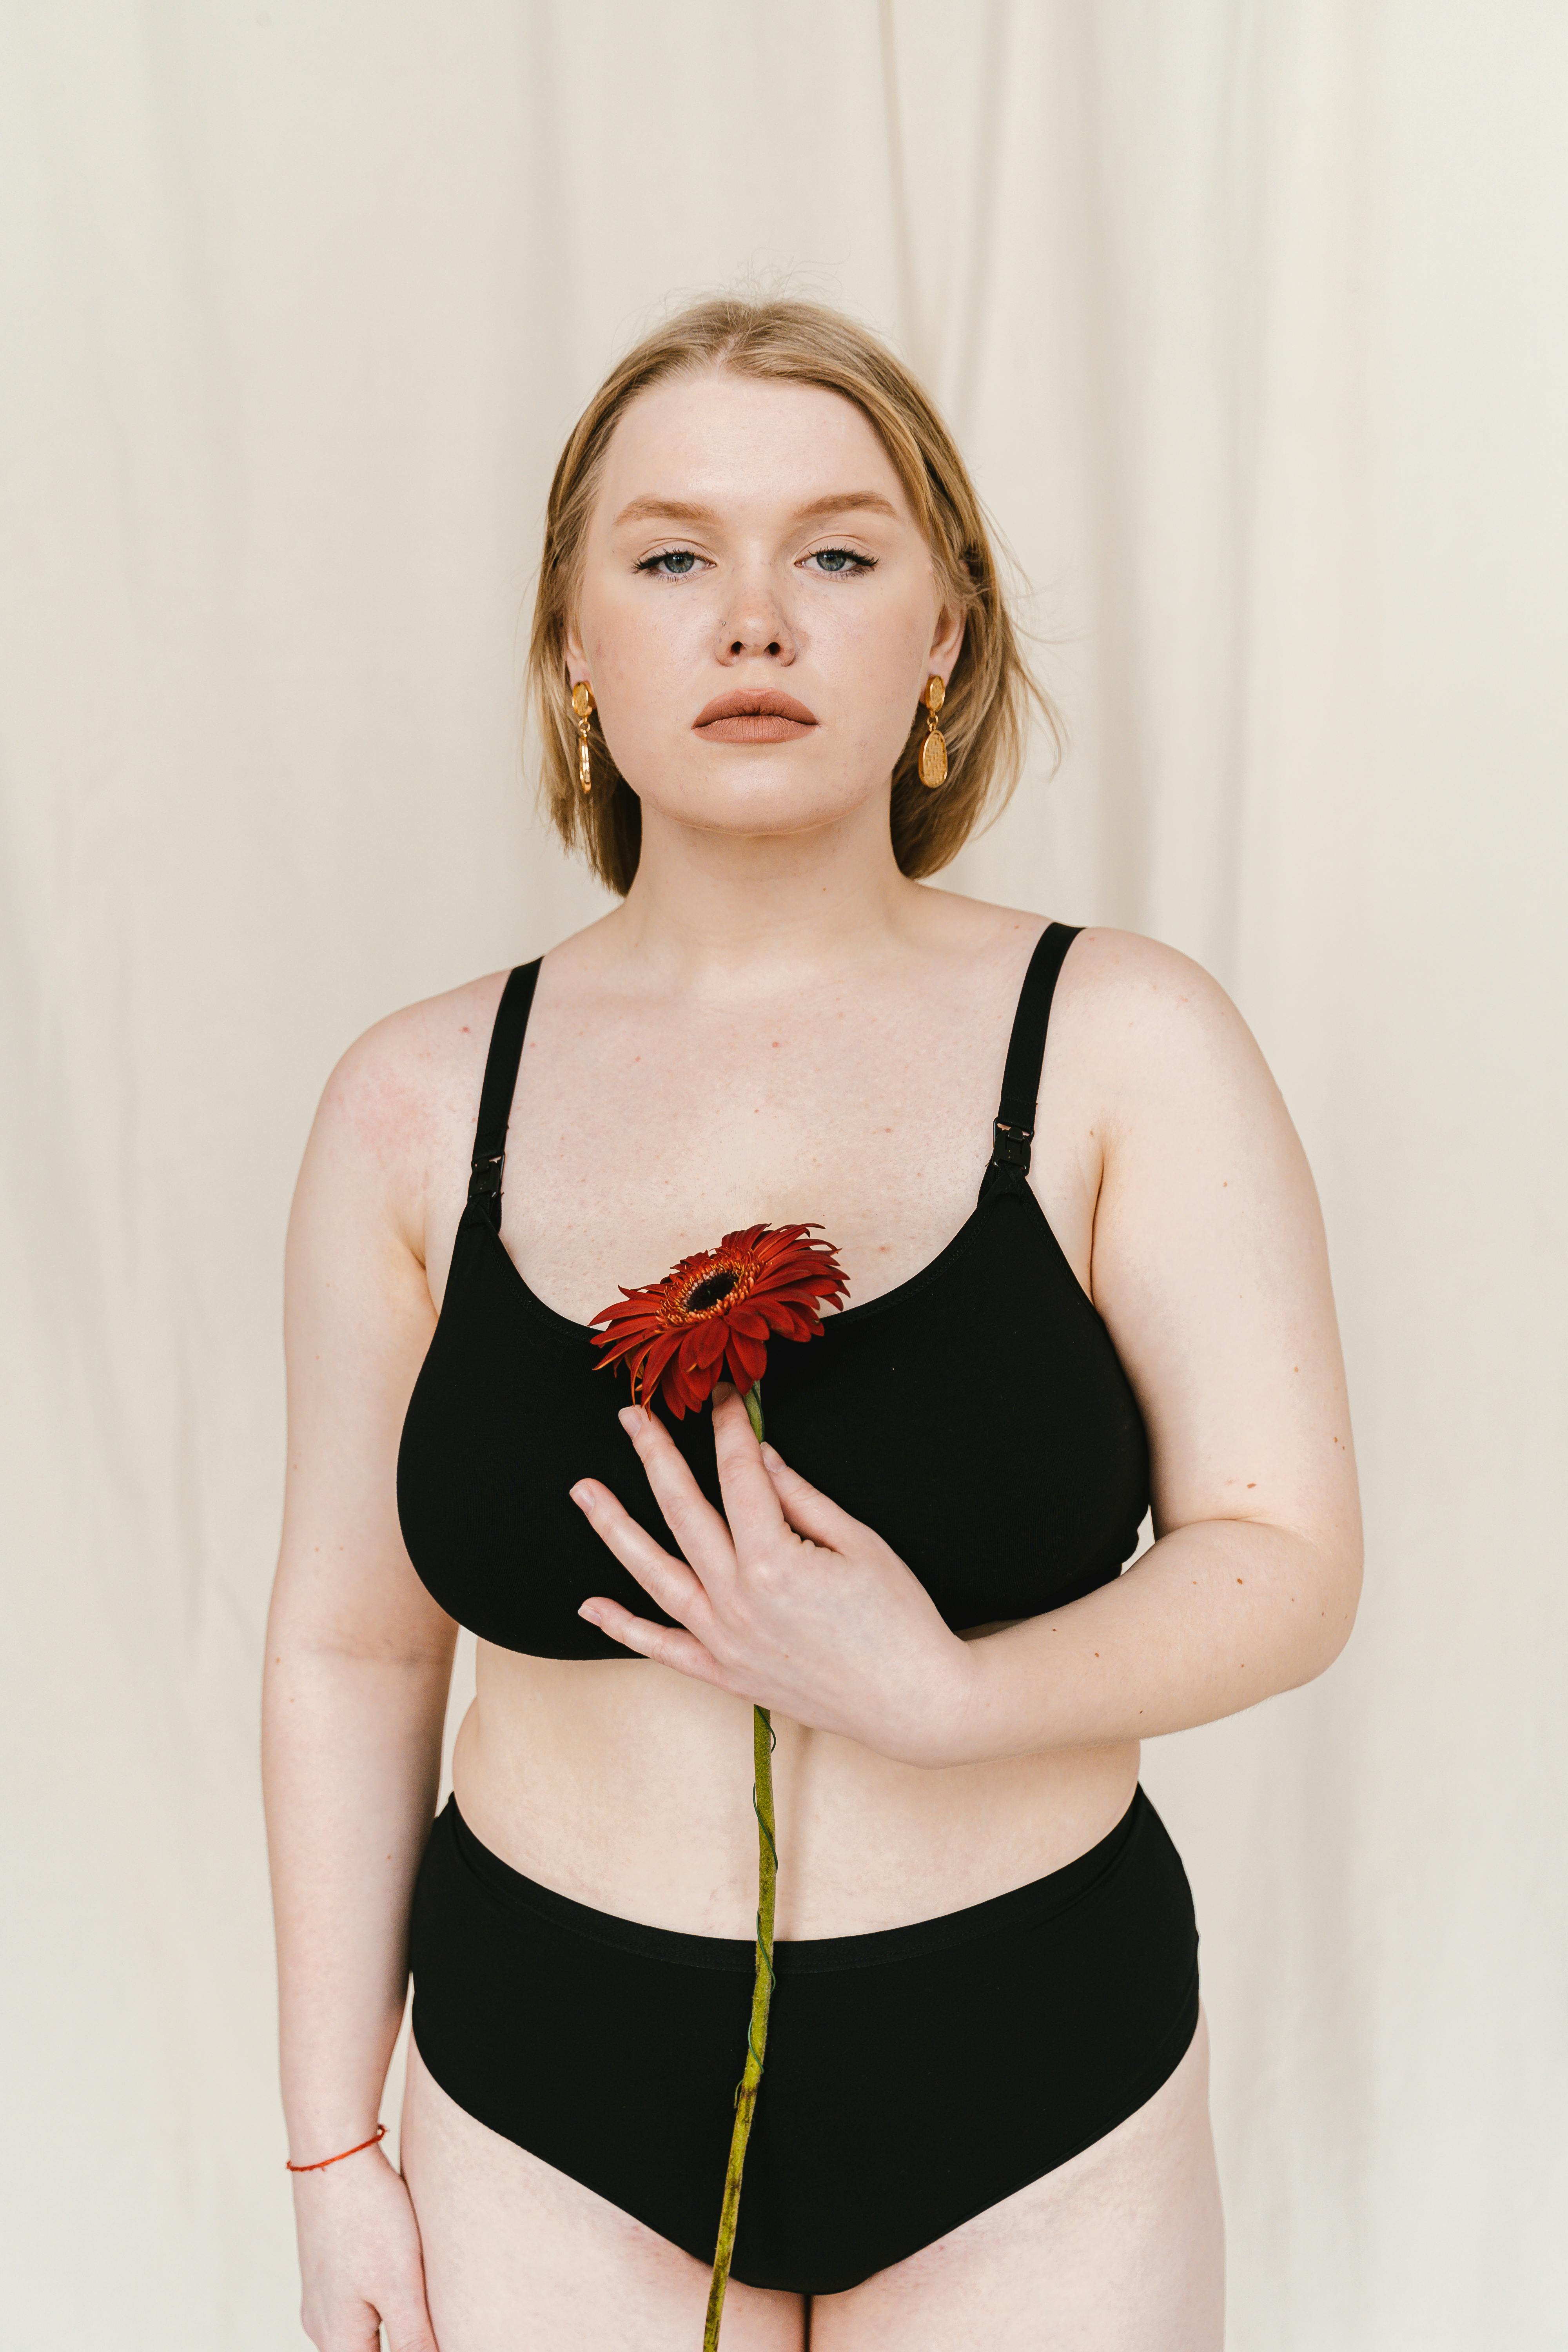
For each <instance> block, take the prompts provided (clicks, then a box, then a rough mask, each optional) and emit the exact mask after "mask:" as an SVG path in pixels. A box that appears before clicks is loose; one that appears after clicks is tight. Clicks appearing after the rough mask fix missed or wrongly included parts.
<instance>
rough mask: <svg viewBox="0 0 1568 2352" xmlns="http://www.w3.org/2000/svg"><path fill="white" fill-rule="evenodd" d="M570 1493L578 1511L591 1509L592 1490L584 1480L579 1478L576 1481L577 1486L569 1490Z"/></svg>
mask: <svg viewBox="0 0 1568 2352" xmlns="http://www.w3.org/2000/svg"><path fill="white" fill-rule="evenodd" d="M570 1492H571V1496H572V1500H573V1501H574V1503H575V1504H576V1506H577V1508H578V1509H579V1510H580V1511H591V1510H592V1509H593V1507H594V1489H593V1488H592V1486H589V1484H588V1482H587V1480H586V1479H585V1478H580V1479H579V1480H578V1481H577V1484H576V1485H575V1486H574V1487H572V1488H571V1489H570Z"/></svg>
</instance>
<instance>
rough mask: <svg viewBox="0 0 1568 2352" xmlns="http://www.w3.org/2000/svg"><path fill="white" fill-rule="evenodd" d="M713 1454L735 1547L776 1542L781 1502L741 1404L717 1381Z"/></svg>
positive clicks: (781, 1520) (727, 1385) (780, 1530)
mask: <svg viewBox="0 0 1568 2352" xmlns="http://www.w3.org/2000/svg"><path fill="white" fill-rule="evenodd" d="M713 1454H714V1459H715V1461H716V1462H717V1464H718V1467H719V1490H720V1492H721V1494H722V1496H723V1497H724V1515H725V1517H726V1518H727V1519H728V1520H729V1523H730V1527H731V1531H732V1534H733V1538H734V1540H735V1543H736V1546H737V1547H738V1548H740V1549H748V1550H749V1549H752V1547H753V1546H759V1545H761V1544H763V1543H765V1542H767V1541H768V1540H769V1539H770V1538H773V1539H775V1540H776V1538H778V1537H780V1536H781V1535H783V1533H784V1512H783V1509H782V1508H781V1507H780V1502H779V1496H778V1494H777V1493H776V1491H775V1489H774V1486H773V1480H772V1479H771V1478H770V1477H769V1475H768V1473H767V1470H766V1468H765V1467H764V1465H763V1455H762V1449H761V1447H760V1446H759V1445H758V1444H757V1435H756V1432H755V1430H753V1428H752V1418H751V1415H750V1413H748V1412H747V1411H746V1407H745V1402H744V1401H743V1399H742V1398H741V1397H740V1396H738V1395H737V1394H736V1392H735V1391H734V1389H733V1388H731V1385H730V1382H729V1381H720V1383H719V1385H718V1387H717V1388H716V1389H715V1390H714V1391H713Z"/></svg>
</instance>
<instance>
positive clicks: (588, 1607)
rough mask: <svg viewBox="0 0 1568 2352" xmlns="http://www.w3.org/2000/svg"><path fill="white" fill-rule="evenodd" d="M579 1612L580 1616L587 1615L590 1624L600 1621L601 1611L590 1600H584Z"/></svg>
mask: <svg viewBox="0 0 1568 2352" xmlns="http://www.w3.org/2000/svg"><path fill="white" fill-rule="evenodd" d="M577 1614H578V1616H579V1617H585V1618H586V1619H587V1620H588V1622H589V1624H590V1625H596V1624H597V1623H598V1622H599V1612H598V1611H597V1610H596V1609H595V1607H594V1606H593V1604H592V1603H591V1602H590V1601H584V1603H583V1606H582V1607H581V1609H579V1610H578V1612H577Z"/></svg>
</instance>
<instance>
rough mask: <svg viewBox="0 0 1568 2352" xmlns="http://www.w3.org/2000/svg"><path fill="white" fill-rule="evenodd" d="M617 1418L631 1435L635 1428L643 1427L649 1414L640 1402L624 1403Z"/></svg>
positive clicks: (628, 1434) (627, 1433)
mask: <svg viewBox="0 0 1568 2352" xmlns="http://www.w3.org/2000/svg"><path fill="white" fill-rule="evenodd" d="M616 1420H617V1421H618V1422H619V1423H620V1424H621V1427H622V1428H623V1429H624V1430H625V1431H626V1435H627V1436H628V1437H629V1436H630V1435H631V1434H632V1432H633V1431H634V1430H636V1429H638V1428H640V1427H641V1425H642V1423H643V1422H644V1421H646V1420H647V1414H646V1413H645V1412H644V1411H643V1409H642V1407H641V1405H640V1404H624V1405H622V1407H621V1409H620V1412H618V1413H617V1414H616Z"/></svg>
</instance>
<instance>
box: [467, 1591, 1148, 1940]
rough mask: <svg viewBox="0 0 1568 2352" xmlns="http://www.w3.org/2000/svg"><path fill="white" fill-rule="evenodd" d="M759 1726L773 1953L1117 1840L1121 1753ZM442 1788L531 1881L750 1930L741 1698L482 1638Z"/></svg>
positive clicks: (643, 1662) (752, 1884) (622, 1908)
mask: <svg viewBox="0 0 1568 2352" xmlns="http://www.w3.org/2000/svg"><path fill="white" fill-rule="evenodd" d="M998 1630H999V1628H997V1627H996V1626H977V1627H975V1628H973V1630H972V1631H971V1632H969V1633H966V1634H965V1636H964V1638H965V1640H970V1641H973V1640H978V1639H980V1638H983V1636H984V1634H985V1633H994V1632H996V1631H998ZM773 1729H774V1731H775V1732H776V1734H777V1738H778V1746H777V1748H776V1751H775V1753H774V1757H773V1792H774V1802H775V1807H776V1812H777V1822H778V1843H779V1879H778V1912H777V1921H776V1928H775V1932H776V1934H777V1935H778V1936H779V1937H781V1938H801V1937H818V1936H854V1935H865V1934H869V1933H872V1932H874V1931H875V1930H877V1929H879V1928H883V1927H901V1926H903V1925H904V1924H905V1923H906V1922H908V1921H910V1920H913V1919H930V1918H934V1917H936V1916H939V1915H940V1914H942V1912H945V1911H958V1910H962V1909H963V1908H964V1907H965V1906H967V1905H969V1904H972V1903H983V1902H984V1901H985V1900H986V1898H987V1897H988V1896H990V1895H1000V1894H1002V1893H1004V1892H1005V1890H1006V1889H1007V1888H1009V1887H1014V1886H1023V1885H1027V1884H1028V1883H1029V1881H1030V1880H1032V1879H1036V1878H1043V1877H1044V1876H1045V1875H1046V1874H1047V1872H1049V1871H1053V1870H1059V1869H1060V1868H1061V1867H1062V1865H1063V1864H1065V1863H1068V1862H1071V1861H1072V1860H1073V1859H1074V1858H1075V1857H1076V1856H1077V1855H1079V1854H1080V1853H1086V1852H1087V1851H1088V1849H1089V1847H1090V1846H1091V1845H1094V1844H1095V1843H1098V1841H1099V1840H1100V1838H1102V1837H1103V1836H1104V1835H1105V1834H1106V1832H1108V1831H1109V1830H1110V1829H1112V1828H1113V1827H1114V1826H1115V1824H1116V1822H1118V1821H1120V1819H1121V1815H1122V1814H1123V1813H1124V1812H1125V1811H1126V1810H1127V1807H1128V1805H1129V1803H1130V1802H1131V1798H1132V1792H1133V1790H1134V1788H1135V1787H1136V1785H1137V1780H1138V1757H1139V1751H1138V1748H1137V1745H1136V1743H1129V1744H1126V1745H1122V1746H1117V1747H1110V1748H1071V1749H1051V1750H1048V1751H1046V1752H1044V1753H1041V1754H1038V1755H1034V1756H1020V1757H1013V1758H1010V1759H1007V1760H1006V1761H1005V1762H1000V1763H984V1764H959V1765H953V1766H950V1767H948V1768H946V1769H942V1770H940V1771H927V1770H922V1769H921V1768H919V1767H918V1766H914V1765H908V1764H897V1763H894V1762H892V1761H891V1760H890V1759H889V1758H887V1757H885V1756H879V1755H877V1754H876V1753H874V1752H873V1751H872V1750H871V1749H870V1748H862V1747H860V1746H859V1745H858V1743H857V1742H856V1741H854V1740H850V1739H844V1738H839V1737H837V1735H836V1734H834V1733H831V1732H824V1731H812V1730H808V1729H807V1728H806V1727H805V1726H804V1725H802V1724H798V1723H793V1722H791V1721H789V1720H788V1719H787V1718H785V1717H779V1716H775V1717H773ZM453 1782H454V1788H455V1792H456V1795H457V1800H458V1809H459V1810H460V1811H461V1812H462V1815H463V1818H464V1819H465V1821H466V1822H468V1826H469V1827H470V1828H471V1829H472V1830H473V1832H474V1833H475V1835H476V1836H477V1837H478V1838H479V1839H480V1840H481V1842H482V1843H484V1844H486V1845H488V1846H489V1848H490V1850H491V1851H492V1853H499V1854H500V1856H501V1858H502V1860H503V1861H505V1862H508V1863H510V1864H511V1866H512V1868H513V1869H514V1870H520V1871H521V1872H522V1873H523V1874H524V1875H525V1876H527V1877H529V1878H532V1879H536V1880H538V1881H539V1882H540V1884H541V1885H545V1886H551V1887H553V1888H555V1889H556V1891H557V1892H558V1893H560V1894H563V1895H571V1896H572V1897H573V1898H574V1900H575V1901H577V1902H579V1903H585V1904H589V1905H591V1906H593V1907H594V1908H595V1910H599V1911H607V1912H610V1913H613V1914H614V1915H615V1916H616V1917H619V1918H623V1919H639V1920H642V1921H644V1922H645V1923H646V1924H647V1925H648V1926H650V1927H671V1928H675V1929H676V1930H678V1931H679V1932H682V1933H684V1934H687V1935H694V1936H727V1937H751V1936H752V1933H753V1923H754V1918H755V1912H756V1901H757V1831H756V1822H755V1818H754V1816H753V1814H752V1710H751V1707H750V1706H749V1705H748V1704H747V1703H746V1702H745V1701H744V1700H743V1699H738V1698H734V1697H732V1696H731V1695H730V1694H729V1693H728V1692H725V1691H717V1690H714V1689H712V1688H710V1686H709V1685H707V1684H704V1683H696V1682H693V1681H692V1680H691V1679H690V1678H689V1676H687V1675H678V1674H676V1673H674V1672H673V1671H672V1670H671V1669H670V1668H669V1667H668V1666H660V1665H656V1664H653V1663H652V1661H651V1660H649V1659H647V1658H637V1659H632V1658H627V1659H625V1660H622V1659H613V1660H605V1661H598V1660H594V1661H582V1660H568V1659H558V1658H530V1657H522V1656H519V1655H518V1654H515V1653H514V1652H511V1651H507V1650H499V1649H496V1648H494V1647H492V1646H491V1645H490V1644H489V1643H483V1642H481V1643H480V1644H479V1662H478V1685H477V1696H476V1697H475V1700H474V1704H473V1706H471V1707H470V1708H469V1710H468V1714H467V1716H466V1717H464V1720H463V1725H462V1728H461V1730H460V1731H459V1733H458V1744H457V1750H456V1754H455V1756H454V1759H453Z"/></svg>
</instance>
